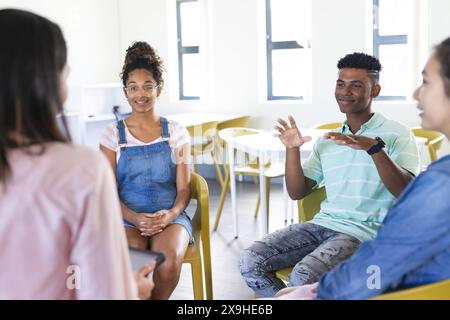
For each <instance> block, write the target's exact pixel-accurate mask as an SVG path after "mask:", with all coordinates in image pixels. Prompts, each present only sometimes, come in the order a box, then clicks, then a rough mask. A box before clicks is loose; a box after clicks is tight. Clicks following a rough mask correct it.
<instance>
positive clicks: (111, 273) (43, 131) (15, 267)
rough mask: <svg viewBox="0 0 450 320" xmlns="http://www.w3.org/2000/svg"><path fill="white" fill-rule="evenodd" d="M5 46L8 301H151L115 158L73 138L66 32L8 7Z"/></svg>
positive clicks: (0, 175)
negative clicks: (126, 225)
mask: <svg viewBox="0 0 450 320" xmlns="http://www.w3.org/2000/svg"><path fill="white" fill-rule="evenodd" d="M0 43H1V44H2V48H1V50H0V261H1V263H0V299H135V298H138V297H140V298H143V299H147V298H149V296H150V293H151V289H152V287H153V282H152V280H151V279H149V278H147V275H148V274H149V273H150V272H151V271H152V269H153V267H152V266H150V265H149V266H145V267H143V268H142V269H141V270H140V271H139V272H138V273H137V274H136V275H135V277H136V278H137V281H138V287H137V286H136V281H135V279H133V273H132V270H131V264H130V261H129V253H128V246H127V241H126V238H125V232H124V231H123V228H122V226H121V219H120V217H121V216H120V205H119V200H118V196H117V191H116V190H115V188H114V187H113V185H114V176H113V174H112V171H111V169H110V167H109V165H108V162H107V160H106V159H105V157H104V156H103V155H102V154H101V153H99V152H95V151H91V150H88V149H86V148H84V147H81V146H76V145H73V144H71V143H70V137H69V134H68V130H67V125H66V122H65V119H64V115H63V103H64V101H65V100H66V98H67V84H66V78H67V75H68V67H67V49H66V43H65V40H64V37H63V34H62V32H61V29H60V28H59V27H58V26H57V25H56V24H55V23H53V22H51V21H49V20H47V19H45V18H43V17H41V16H38V15H36V14H33V13H30V12H26V11H21V10H14V9H5V10H0ZM58 115H59V116H60V118H61V120H62V121H61V122H62V127H63V130H62V131H61V130H60V128H59V126H58V122H57V116H58ZM138 288H139V291H138V290H137V289H138Z"/></svg>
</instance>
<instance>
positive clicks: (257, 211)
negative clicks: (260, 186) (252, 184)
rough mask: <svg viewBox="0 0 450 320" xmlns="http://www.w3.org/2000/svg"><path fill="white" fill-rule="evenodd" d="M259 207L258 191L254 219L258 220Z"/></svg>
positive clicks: (259, 197)
mask: <svg viewBox="0 0 450 320" xmlns="http://www.w3.org/2000/svg"><path fill="white" fill-rule="evenodd" d="M260 205H261V195H260V194H259V190H258V200H257V201H256V209H255V219H256V218H258V214H259V207H260Z"/></svg>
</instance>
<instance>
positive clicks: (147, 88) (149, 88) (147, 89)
mask: <svg viewBox="0 0 450 320" xmlns="http://www.w3.org/2000/svg"><path fill="white" fill-rule="evenodd" d="M158 88H159V85H151V84H147V85H145V86H143V87H142V88H140V87H139V86H129V87H125V88H124V89H125V91H126V92H127V93H128V94H132V95H133V94H137V93H138V92H139V91H140V90H141V89H142V90H144V92H145V93H148V94H153V92H154V91H155V90H156V89H158Z"/></svg>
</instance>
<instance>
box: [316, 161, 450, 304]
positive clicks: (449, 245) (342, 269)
mask: <svg viewBox="0 0 450 320" xmlns="http://www.w3.org/2000/svg"><path fill="white" fill-rule="evenodd" d="M374 267H375V268H374ZM374 270H376V271H375V272H376V273H378V271H379V275H380V277H379V280H380V281H379V282H378V283H379V285H377V284H376V283H377V282H372V280H373V279H374V278H373V276H374V275H375V273H374ZM449 278H450V156H447V157H444V158H442V159H441V160H439V161H436V162H435V163H433V164H432V165H430V166H429V168H428V170H427V171H425V172H424V173H422V174H420V175H419V176H418V177H417V178H416V179H415V180H414V181H413V182H411V183H410V185H409V186H408V187H407V188H406V189H405V191H404V192H403V193H402V195H401V196H400V198H399V199H398V201H397V203H396V204H395V206H394V207H393V208H392V209H391V210H390V211H389V213H388V214H387V216H386V218H385V220H384V221H383V223H382V225H381V227H380V229H379V231H378V234H377V236H376V238H375V239H374V240H372V241H367V242H364V243H363V244H361V246H360V247H359V249H358V251H356V252H355V253H354V255H353V256H352V257H351V258H350V259H349V260H347V261H345V262H343V263H341V264H339V265H338V266H337V267H336V268H335V269H333V270H332V271H330V272H329V273H327V274H325V275H324V276H323V277H322V278H321V279H320V282H319V286H318V290H317V298H318V299H367V298H370V297H373V296H376V295H379V294H381V293H383V292H386V291H392V290H398V289H401V288H409V287H415V286H419V285H424V284H428V283H432V282H437V281H442V280H446V279H449ZM374 284H375V285H374ZM374 287H375V288H374Z"/></svg>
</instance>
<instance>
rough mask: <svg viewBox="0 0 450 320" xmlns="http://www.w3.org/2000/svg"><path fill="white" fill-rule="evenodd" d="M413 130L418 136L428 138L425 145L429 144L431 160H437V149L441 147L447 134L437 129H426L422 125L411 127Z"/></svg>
mask: <svg viewBox="0 0 450 320" xmlns="http://www.w3.org/2000/svg"><path fill="white" fill-rule="evenodd" d="M411 130H412V132H413V133H414V135H415V136H416V137H422V138H425V139H427V142H426V143H425V145H426V146H428V152H429V154H430V160H431V162H433V161H436V160H437V159H438V156H437V151H438V150H439V149H440V148H441V146H442V141H444V138H445V136H444V135H443V134H442V133H439V132H437V131H431V130H425V129H422V128H421V127H415V128H411Z"/></svg>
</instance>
